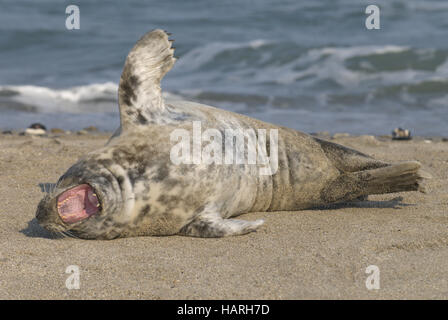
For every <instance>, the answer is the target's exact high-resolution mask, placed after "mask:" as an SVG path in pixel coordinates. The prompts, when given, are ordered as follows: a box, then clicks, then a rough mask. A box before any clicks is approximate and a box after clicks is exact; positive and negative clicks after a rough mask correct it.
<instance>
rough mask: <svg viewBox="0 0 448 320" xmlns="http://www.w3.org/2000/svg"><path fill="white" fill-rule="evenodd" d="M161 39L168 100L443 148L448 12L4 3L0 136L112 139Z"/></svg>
mask: <svg viewBox="0 0 448 320" xmlns="http://www.w3.org/2000/svg"><path fill="white" fill-rule="evenodd" d="M70 4H75V5H77V6H78V7H79V9H80V29H79V30H68V29H67V28H66V24H65V20H66V17H67V15H66V13H65V10H66V7H67V6H68V5H70ZM370 4H374V5H377V6H378V7H379V9H380V29H379V30H368V29H367V28H366V26H365V20H366V18H367V16H368V15H367V14H366V13H365V9H366V7H367V6H368V5H370ZM154 28H162V29H165V30H167V31H169V32H171V33H172V38H173V39H175V40H176V41H175V47H176V48H177V49H176V55H177V56H178V57H179V60H178V62H177V63H176V65H175V66H174V68H173V69H172V70H171V72H169V73H168V75H167V76H166V77H165V79H164V80H163V82H162V87H163V89H164V91H166V93H167V95H168V96H170V95H171V96H175V97H176V96H177V97H180V98H184V99H189V100H194V101H199V102H203V103H206V104H210V105H213V106H217V107H221V108H224V109H228V110H231V111H235V112H239V113H243V114H246V115H249V116H252V117H255V118H259V119H262V120H264V121H269V122H273V123H276V124H280V125H284V126H288V127H292V128H295V129H299V130H302V131H305V132H318V131H329V132H331V133H334V132H348V133H353V134H389V133H390V132H391V130H392V129H394V128H396V127H403V128H406V129H410V130H411V131H412V133H413V134H415V135H444V136H448V126H447V124H448V1H446V0H440V1H435V0H425V1H423V0H420V1H418V0H384V1H375V0H371V1H361V0H357V1H356V0H320V1H317V0H316V1H309V0H308V1H298V0H288V1H284V0H275V1H274V0H252V1H246V0H219V1H212V0H200V1H187V0H175V1H169V0H158V1H136V0H128V1H123V0H121V1H119V0H109V1H92V0H89V1H87V0H85V1H75V0H72V1H61V0H39V1H25V0H0V129H19V128H25V127H27V126H28V125H29V124H31V123H33V122H41V123H43V124H44V125H46V126H47V127H48V128H53V127H58V128H62V129H68V130H77V129H81V128H83V127H87V126H90V125H94V126H97V127H98V128H99V129H100V130H113V129H114V128H115V127H117V126H118V122H119V118H118V113H117V84H118V81H119V77H120V73H121V70H122V67H123V63H124V61H125V58H126V55H127V53H128V52H129V50H130V48H131V47H132V46H133V45H134V43H135V42H136V41H137V40H138V39H139V38H140V37H141V36H142V35H143V34H144V33H145V32H147V31H149V30H151V29H154Z"/></svg>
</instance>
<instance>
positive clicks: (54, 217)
mask: <svg viewBox="0 0 448 320" xmlns="http://www.w3.org/2000/svg"><path fill="white" fill-rule="evenodd" d="M121 203H122V201H121V191H120V186H119V183H118V182H117V180H116V178H115V177H114V175H113V174H112V173H111V172H110V171H109V170H108V169H106V168H105V167H104V166H102V165H101V164H99V163H98V162H92V161H88V160H81V161H80V162H78V163H76V164H75V165H74V166H72V167H71V168H70V169H69V170H68V171H67V172H66V173H65V174H64V175H63V176H62V177H61V178H60V179H59V181H58V183H57V185H56V188H55V190H54V191H53V192H52V193H50V194H48V195H46V196H45V197H44V198H43V199H42V200H41V201H40V203H39V205H38V207H37V211H36V218H37V220H38V222H39V224H40V225H42V226H43V227H44V228H46V229H47V230H49V231H51V232H60V233H63V234H66V235H71V236H75V237H79V238H85V239H112V238H116V237H119V236H120V230H119V228H117V227H116V224H115V223H114V221H115V220H116V219H117V218H118V219H119V217H117V215H120V212H121V210H120V206H121Z"/></svg>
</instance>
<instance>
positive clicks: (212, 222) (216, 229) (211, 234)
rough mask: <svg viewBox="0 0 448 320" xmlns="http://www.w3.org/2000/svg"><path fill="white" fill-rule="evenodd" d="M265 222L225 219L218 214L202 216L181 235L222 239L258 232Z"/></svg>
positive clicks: (183, 230) (185, 228)
mask: <svg viewBox="0 0 448 320" xmlns="http://www.w3.org/2000/svg"><path fill="white" fill-rule="evenodd" d="M263 223H264V220H261V219H260V220H255V221H245V220H237V219H223V218H221V217H220V216H219V214H217V213H212V214H205V215H200V216H198V217H197V218H195V219H194V220H193V221H192V222H190V223H189V224H188V225H186V226H185V227H183V228H182V230H181V231H180V234H182V235H186V236H192V237H201V238H221V237H227V236H237V235H243V234H246V233H249V232H253V231H256V230H257V229H258V227H260V226H261V225H262V224H263Z"/></svg>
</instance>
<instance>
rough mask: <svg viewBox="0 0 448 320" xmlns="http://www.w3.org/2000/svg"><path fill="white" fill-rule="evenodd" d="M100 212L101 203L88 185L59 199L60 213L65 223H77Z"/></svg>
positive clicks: (70, 190)
mask: <svg viewBox="0 0 448 320" xmlns="http://www.w3.org/2000/svg"><path fill="white" fill-rule="evenodd" d="M98 211H100V203H99V201H98V198H97V196H96V194H95V193H94V190H93V188H92V187H91V186H89V185H88V184H81V185H79V186H77V187H75V188H72V189H69V190H67V191H65V192H63V193H62V194H61V195H60V196H59V197H58V213H59V216H60V217H61V219H62V221H64V222H65V223H75V222H78V221H81V220H83V219H86V218H88V217H90V216H91V215H94V214H95V213H97V212H98Z"/></svg>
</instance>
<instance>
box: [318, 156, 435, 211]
mask: <svg viewBox="0 0 448 320" xmlns="http://www.w3.org/2000/svg"><path fill="white" fill-rule="evenodd" d="M420 168H421V164H420V163H419V162H417V161H407V162H403V163H398V164H392V165H389V166H387V167H383V168H378V169H371V170H364V171H359V172H349V173H346V174H343V175H341V176H340V177H338V178H337V179H336V180H335V181H333V183H331V184H330V185H328V187H327V188H326V189H324V190H323V191H322V193H321V198H322V200H323V201H324V202H325V203H337V202H345V201H351V200H354V199H356V198H358V197H360V196H365V195H369V194H383V193H394V192H403V191H420V192H426V190H425V187H424V181H425V179H430V178H431V176H430V175H429V174H428V173H426V172H425V171H423V170H421V169H420Z"/></svg>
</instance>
